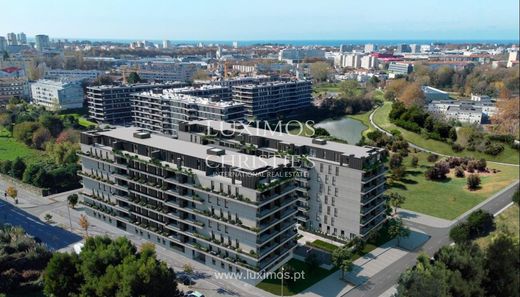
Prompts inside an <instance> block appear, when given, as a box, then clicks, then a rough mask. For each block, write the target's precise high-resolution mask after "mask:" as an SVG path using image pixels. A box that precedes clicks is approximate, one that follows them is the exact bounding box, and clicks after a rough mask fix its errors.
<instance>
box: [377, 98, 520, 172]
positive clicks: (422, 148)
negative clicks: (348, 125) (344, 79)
mask: <svg viewBox="0 0 520 297" xmlns="http://www.w3.org/2000/svg"><path fill="white" fill-rule="evenodd" d="M380 108H381V107H378V108H376V109H374V111H372V113H370V115H369V116H368V119H369V120H370V124H372V126H374V127H375V128H376V129H377V130H379V131H381V132H383V133H385V134H387V135H392V133H390V132H388V131H386V130H385V129H383V128H381V127H379V126H378V125H376V123H375V122H374V120H373V116H374V113H375V112H376V111H377V110H378V109H380ZM408 144H409V145H410V147H412V148H415V149H418V150H420V151H423V152H427V153H430V154H436V155H439V156H442V157H452V156H450V155H445V154H441V153H438V152H434V151H432V150H429V149H427V148H424V147H421V146H418V145H415V144H413V143H411V142H410V141H408ZM488 163H494V164H500V165H506V166H516V167H519V166H520V164H511V163H502V162H494V161H488Z"/></svg>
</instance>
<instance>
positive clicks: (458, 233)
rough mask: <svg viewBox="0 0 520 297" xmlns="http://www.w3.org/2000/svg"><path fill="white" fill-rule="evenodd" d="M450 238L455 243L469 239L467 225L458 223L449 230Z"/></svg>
mask: <svg viewBox="0 0 520 297" xmlns="http://www.w3.org/2000/svg"><path fill="white" fill-rule="evenodd" d="M450 239H451V240H453V241H454V242H455V243H457V244H461V243H465V242H468V241H469V239H470V231H469V225H468V224H467V223H460V224H458V225H456V226H455V227H453V228H451V230H450Z"/></svg>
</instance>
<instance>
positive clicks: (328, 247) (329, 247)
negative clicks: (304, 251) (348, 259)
mask: <svg viewBox="0 0 520 297" xmlns="http://www.w3.org/2000/svg"><path fill="white" fill-rule="evenodd" d="M309 245H310V246H313V247H317V248H319V249H322V250H324V251H327V252H329V253H332V252H334V250H335V249H337V248H338V246H337V245H335V244H332V243H328V242H325V241H323V240H319V239H316V240H315V241H313V242H309Z"/></svg>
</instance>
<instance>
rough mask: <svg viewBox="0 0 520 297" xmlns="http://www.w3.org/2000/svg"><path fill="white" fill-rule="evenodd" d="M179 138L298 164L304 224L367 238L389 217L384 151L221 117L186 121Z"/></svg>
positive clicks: (348, 236)
mask: <svg viewBox="0 0 520 297" xmlns="http://www.w3.org/2000/svg"><path fill="white" fill-rule="evenodd" d="M178 133H179V135H178V137H179V140H184V141H190V142H196V143H201V144H207V145H208V146H211V147H218V148H221V149H225V150H226V151H230V150H235V151H241V152H247V153H248V154H251V155H253V156H263V157H267V158H273V157H274V156H284V157H285V158H287V159H288V160H291V163H292V164H293V165H294V164H296V166H295V167H296V170H297V174H295V185H296V186H297V190H296V191H297V192H296V193H297V195H296V196H297V197H298V198H297V200H298V202H297V205H298V214H297V216H296V217H297V219H298V222H299V223H300V224H301V225H302V226H304V227H305V228H307V229H308V230H311V231H314V232H319V233H323V234H328V235H331V236H335V237H338V238H343V239H347V240H348V239H351V238H353V237H355V236H359V237H366V236H367V235H368V234H369V232H370V231H372V230H374V229H375V228H377V227H378V226H379V225H381V224H382V223H383V222H384V221H385V219H386V212H385V211H386V201H385V197H384V196H383V193H384V191H385V171H386V169H385V166H384V164H383V155H384V150H383V149H379V148H373V147H359V146H354V145H348V144H342V143H337V142H330V141H325V140H321V139H316V138H314V139H313V138H309V137H302V136H295V135H291V134H286V133H282V132H281V131H271V130H264V129H257V128H254V127H250V126H247V127H245V126H242V125H240V124H234V123H224V122H216V121H192V122H184V123H181V124H180V127H179V132H178Z"/></svg>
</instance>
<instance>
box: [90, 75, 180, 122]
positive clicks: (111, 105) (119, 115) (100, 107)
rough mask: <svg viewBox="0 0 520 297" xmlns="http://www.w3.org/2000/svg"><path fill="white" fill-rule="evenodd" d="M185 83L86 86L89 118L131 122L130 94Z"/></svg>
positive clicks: (174, 86) (102, 120) (173, 86)
mask: <svg viewBox="0 0 520 297" xmlns="http://www.w3.org/2000/svg"><path fill="white" fill-rule="evenodd" d="M184 86H186V84H185V83H180V82H175V83H164V84H133V85H117V86H116V85H104V86H90V87H87V106H88V113H89V118H90V119H92V120H93V121H96V122H98V123H107V124H123V123H130V122H132V106H131V101H130V100H131V98H132V96H131V94H132V93H138V92H143V91H147V90H152V89H165V88H178V87H184Z"/></svg>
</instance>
